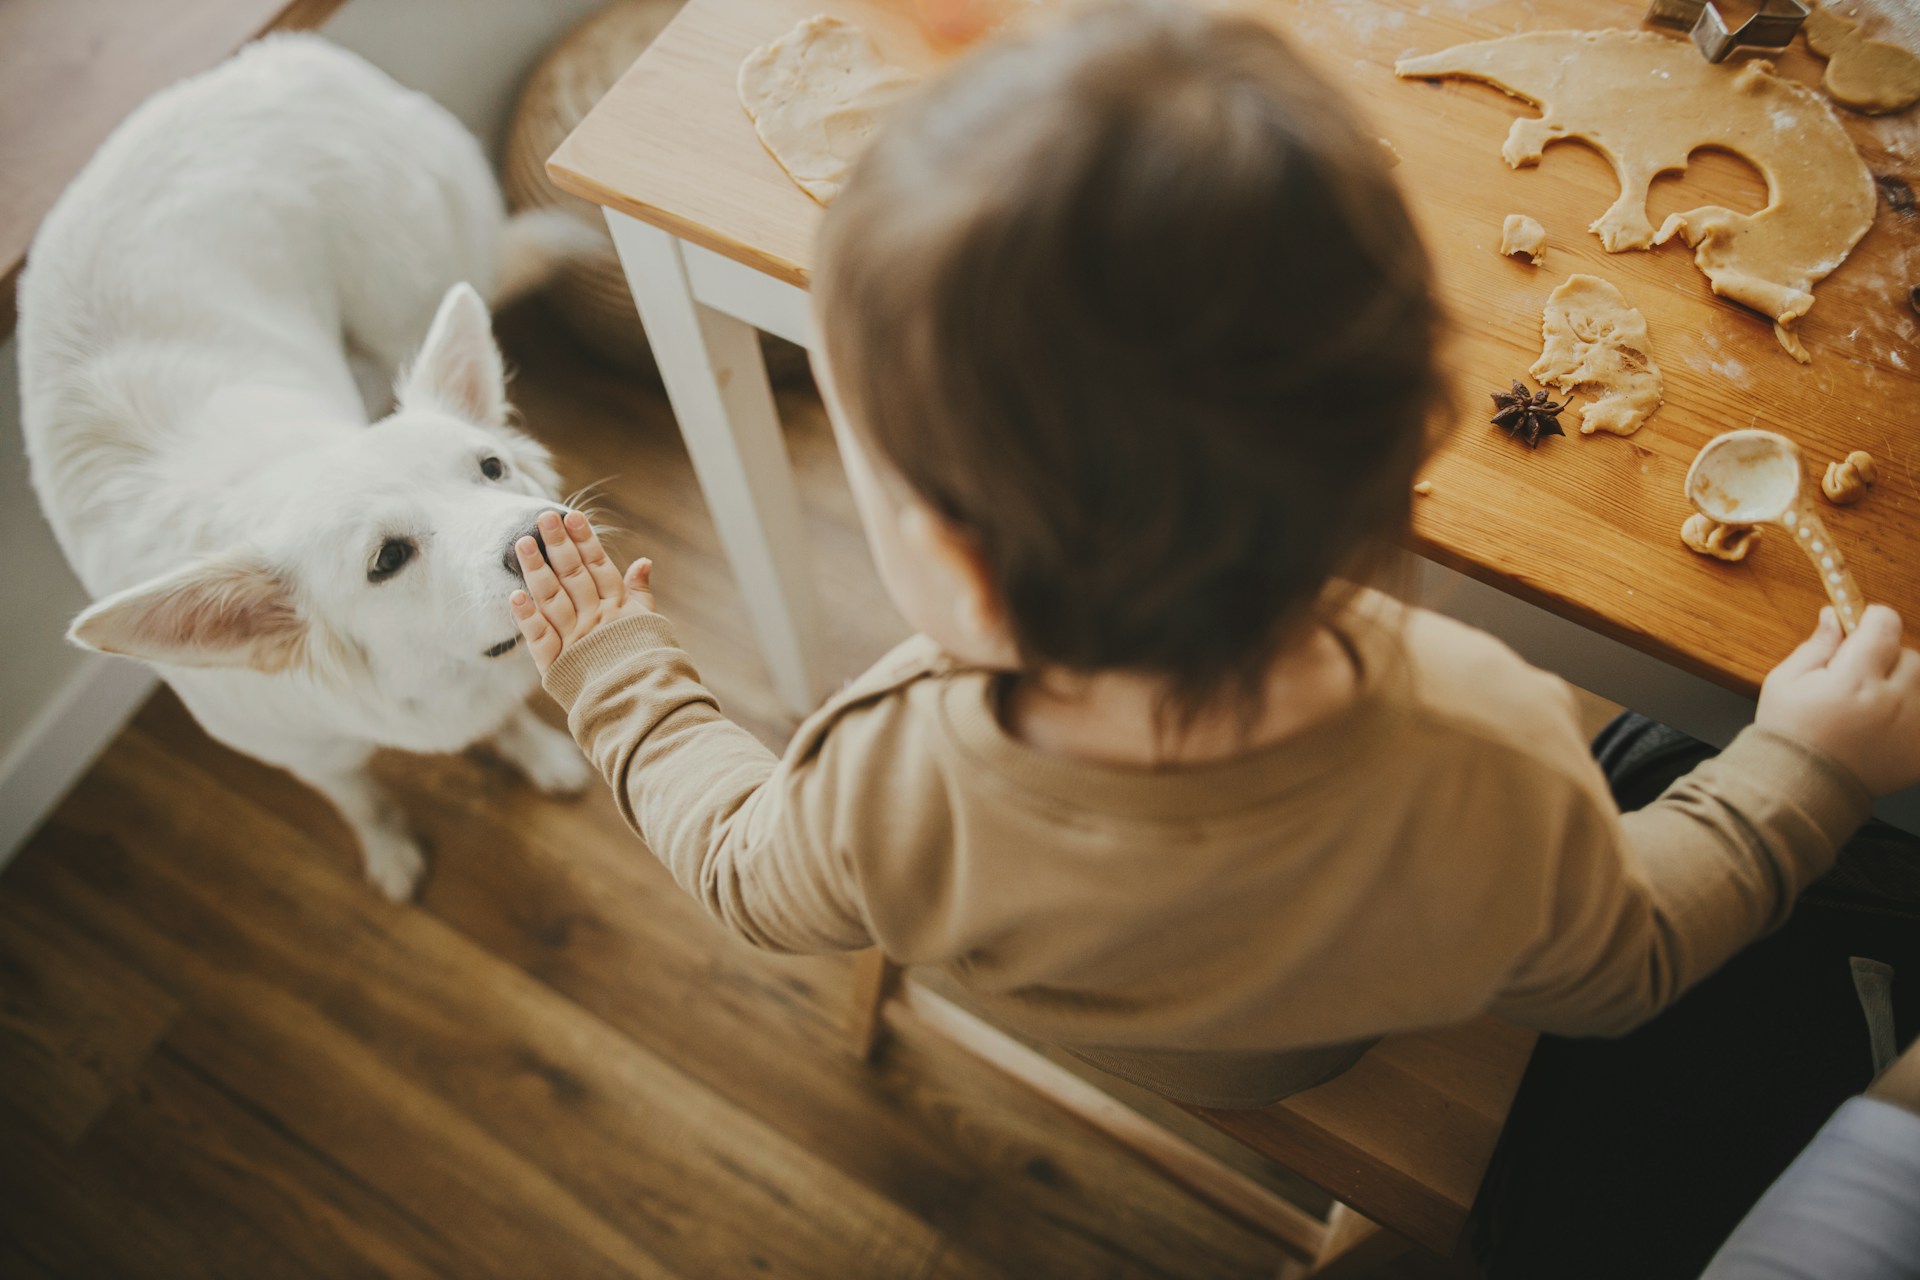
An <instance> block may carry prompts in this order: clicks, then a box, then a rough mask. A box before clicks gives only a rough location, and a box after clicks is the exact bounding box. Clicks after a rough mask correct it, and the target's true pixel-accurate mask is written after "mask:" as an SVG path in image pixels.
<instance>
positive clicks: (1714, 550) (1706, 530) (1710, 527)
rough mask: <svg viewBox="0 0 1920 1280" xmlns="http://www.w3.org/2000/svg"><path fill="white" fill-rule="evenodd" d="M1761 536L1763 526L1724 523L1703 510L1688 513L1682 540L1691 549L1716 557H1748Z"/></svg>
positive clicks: (1742, 558)
mask: <svg viewBox="0 0 1920 1280" xmlns="http://www.w3.org/2000/svg"><path fill="white" fill-rule="evenodd" d="M1759 538H1760V530H1759V529H1757V528H1755V527H1754V526H1753V525H1750V524H1721V523H1720V522H1719V521H1717V520H1715V519H1714V518H1713V517H1712V516H1710V515H1707V514H1705V513H1704V512H1696V513H1694V514H1693V515H1690V516H1688V517H1687V522H1686V523H1685V524H1683V525H1681V526H1680V541H1682V542H1684V543H1686V544H1687V549H1688V550H1689V551H1695V552H1698V553H1699V554H1700V555H1703V556H1712V557H1713V558H1714V559H1715V560H1745V559H1746V558H1747V552H1749V551H1751V550H1753V544H1754V543H1755V542H1757V541H1758V540H1759Z"/></svg>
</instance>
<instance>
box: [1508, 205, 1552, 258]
mask: <svg viewBox="0 0 1920 1280" xmlns="http://www.w3.org/2000/svg"><path fill="white" fill-rule="evenodd" d="M1500 252H1501V253H1504V254H1506V255H1507V256H1508V257H1512V256H1513V255H1514V254H1525V255H1526V258H1527V261H1528V262H1531V263H1532V264H1533V265H1535V266H1536V267H1537V266H1539V265H1540V259H1542V258H1544V257H1546V256H1547V229H1546V228H1545V227H1543V226H1541V225H1540V224H1539V223H1537V222H1535V221H1534V220H1533V219H1532V218H1529V217H1528V216H1527V215H1526V214H1524V213H1510V214H1508V215H1507V220H1506V221H1505V222H1503V223H1501V224H1500Z"/></svg>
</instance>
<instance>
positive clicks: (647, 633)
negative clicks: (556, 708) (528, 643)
mask: <svg viewBox="0 0 1920 1280" xmlns="http://www.w3.org/2000/svg"><path fill="white" fill-rule="evenodd" d="M679 647H680V642H679V641H678V640H677V639H675V638H674V634H673V624H672V623H671V622H668V621H667V620H666V619H665V618H663V617H661V616H660V615H659V614H657V613H643V614H639V615H637V616H635V615H630V616H628V617H625V618H617V619H615V620H614V621H612V622H609V623H608V624H607V625H606V626H604V627H600V628H598V629H597V630H595V631H593V632H591V633H590V634H589V635H588V636H587V638H586V639H584V640H578V641H575V642H574V643H573V644H570V645H568V646H567V647H566V649H565V651H564V652H562V653H561V655H560V658H559V660H558V661H557V662H555V663H554V664H553V665H552V666H551V667H548V668H547V674H546V675H545V676H544V677H543V678H542V679H541V681H540V683H541V684H542V685H544V686H545V687H546V690H547V692H548V693H549V694H551V695H552V696H553V700H554V701H555V702H558V703H559V704H560V706H561V708H562V709H563V710H565V711H566V712H567V714H568V715H569V716H571V715H572V714H573V704H574V703H575V702H578V701H579V700H580V691H581V690H582V689H584V688H585V687H586V685H587V681H589V680H591V679H592V678H593V677H594V676H595V675H597V674H598V673H600V672H602V671H605V670H606V669H608V668H609V667H619V666H626V665H629V664H630V663H632V662H633V660H634V659H635V658H638V657H641V656H644V655H645V654H648V653H651V652H653V651H654V650H656V649H674V650H678V649H679Z"/></svg>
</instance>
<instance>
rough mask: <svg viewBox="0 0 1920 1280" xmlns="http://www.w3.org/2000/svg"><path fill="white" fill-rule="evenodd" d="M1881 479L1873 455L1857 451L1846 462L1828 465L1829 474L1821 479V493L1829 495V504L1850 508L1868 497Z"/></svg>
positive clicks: (1861, 450)
mask: <svg viewBox="0 0 1920 1280" xmlns="http://www.w3.org/2000/svg"><path fill="white" fill-rule="evenodd" d="M1879 478H1880V477H1879V474H1878V473H1877V472H1876V471H1875V470H1874V466H1873V455H1872V454H1869V453H1867V452H1866V451H1865V450H1863V449H1855V450H1854V451H1853V452H1852V453H1850V454H1848V455H1847V457H1846V461H1844V462H1829V463H1828V464H1827V474H1826V475H1824V476H1822V477H1821V478H1820V492H1822V493H1824V494H1826V495H1827V501H1828V502H1831V503H1834V504H1835V505H1837V506H1842V507H1850V506H1852V505H1853V504H1854V503H1856V502H1858V501H1860V499H1862V498H1864V497H1866V496H1867V489H1868V487H1869V486H1870V485H1872V484H1873V482H1874V481H1875V480H1877V479H1879Z"/></svg>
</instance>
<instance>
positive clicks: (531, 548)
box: [513, 538, 579, 631]
mask: <svg viewBox="0 0 1920 1280" xmlns="http://www.w3.org/2000/svg"><path fill="white" fill-rule="evenodd" d="M513 550H514V553H515V554H516V555H518V556H519V557H520V576H521V578H522V579H524V580H525V581H526V584H527V594H528V595H530V596H532V597H533V603H534V606H535V607H536V608H538V609H539V610H540V612H541V613H543V614H545V615H546V619H547V621H548V622H551V623H552V624H553V625H554V626H555V627H556V628H558V629H559V630H561V631H565V630H567V629H568V628H569V627H571V626H573V622H574V619H575V618H576V617H578V616H579V615H578V614H577V613H575V611H574V608H573V601H572V600H571V599H569V598H568V597H567V593H566V591H565V590H564V589H563V588H562V587H561V586H560V579H559V578H558V577H557V576H556V575H555V574H554V572H553V570H552V569H551V568H549V567H548V565H547V562H546V561H545V560H544V559H542V558H541V555H540V544H539V543H537V542H535V541H534V540H533V539H532V538H522V539H520V541H518V542H516V543H514V544H513Z"/></svg>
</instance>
